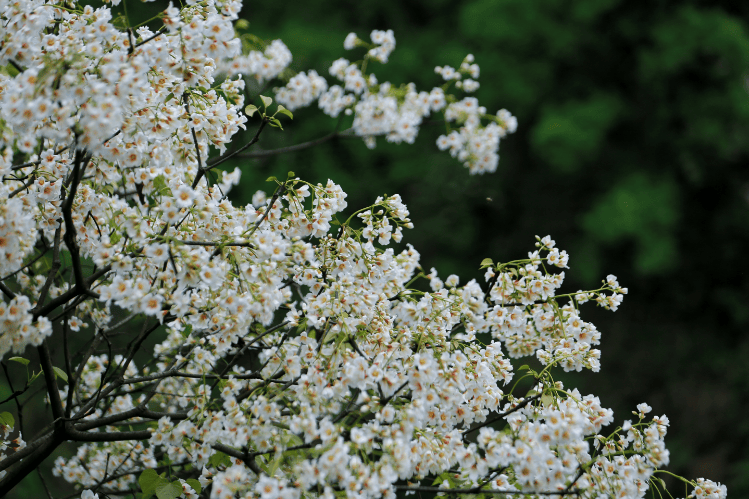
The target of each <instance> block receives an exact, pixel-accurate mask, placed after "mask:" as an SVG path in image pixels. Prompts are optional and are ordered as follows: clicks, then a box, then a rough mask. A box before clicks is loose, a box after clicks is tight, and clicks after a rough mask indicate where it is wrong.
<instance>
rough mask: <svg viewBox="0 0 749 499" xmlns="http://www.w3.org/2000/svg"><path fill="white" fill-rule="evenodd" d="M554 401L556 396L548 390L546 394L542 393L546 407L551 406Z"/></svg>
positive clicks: (542, 401)
mask: <svg viewBox="0 0 749 499" xmlns="http://www.w3.org/2000/svg"><path fill="white" fill-rule="evenodd" d="M552 402H554V397H553V396H552V395H551V393H549V392H548V391H546V392H544V394H543V395H541V403H542V404H543V405H544V407H549V406H550V405H551V403H552Z"/></svg>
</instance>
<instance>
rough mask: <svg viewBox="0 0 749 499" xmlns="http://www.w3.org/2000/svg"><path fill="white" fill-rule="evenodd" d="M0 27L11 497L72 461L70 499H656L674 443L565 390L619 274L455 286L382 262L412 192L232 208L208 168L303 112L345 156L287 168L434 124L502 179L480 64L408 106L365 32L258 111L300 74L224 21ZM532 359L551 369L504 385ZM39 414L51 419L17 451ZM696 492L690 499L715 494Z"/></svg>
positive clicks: (594, 354) (403, 255)
mask: <svg viewBox="0 0 749 499" xmlns="http://www.w3.org/2000/svg"><path fill="white" fill-rule="evenodd" d="M0 3H1V5H2V7H1V8H0V16H2V21H3V23H2V26H3V27H2V28H0V36H1V37H2V45H1V47H2V51H1V52H0V57H2V63H1V64H2V65H4V66H5V71H4V73H3V74H2V75H0V109H1V111H0V113H1V114H0V119H1V121H0V125H1V128H0V131H1V133H2V135H1V138H0V141H1V142H2V144H1V147H2V157H1V158H0V170H2V176H3V177H2V179H3V181H2V183H0V213H1V216H0V247H2V249H3V251H2V252H0V291H2V294H3V302H2V304H0V318H1V320H2V329H0V357H2V359H3V364H2V366H3V369H4V372H5V376H6V378H7V380H8V382H11V379H12V378H13V376H11V374H13V373H12V372H11V371H14V370H16V371H18V370H21V371H23V370H24V369H25V370H26V373H27V377H26V382H25V384H24V386H16V387H13V386H11V390H12V394H11V395H10V396H9V397H8V398H7V399H5V400H3V401H1V402H2V404H3V408H2V412H0V434H1V435H2V437H3V440H2V441H0V451H2V454H0V473H1V474H0V495H4V494H5V493H7V492H8V491H10V490H11V489H13V488H14V487H15V486H16V484H18V482H19V481H20V480H21V479H23V478H24V477H25V476H27V475H28V474H29V473H30V472H32V471H33V470H34V469H35V468H37V467H38V466H39V465H40V464H41V463H42V462H43V461H44V460H45V459H47V458H49V457H50V456H51V455H52V454H53V453H54V452H55V451H56V449H58V448H59V447H60V446H61V445H63V444H64V443H71V442H72V443H75V445H76V446H77V452H76V453H75V455H73V456H71V457H68V458H65V457H57V458H56V459H55V463H54V472H55V473H56V474H58V475H59V476H62V477H63V478H64V479H65V480H67V481H69V482H70V483H72V484H74V486H75V487H76V488H77V489H79V490H80V491H81V497H83V498H92V497H101V496H105V497H116V496H126V495H131V494H132V495H134V494H136V493H142V497H151V496H154V495H155V496H156V497H158V498H159V499H164V498H176V497H187V498H194V497H199V496H201V497H217V498H233V497H248V498H262V499H271V498H273V499H275V498H278V497H283V498H288V499H296V498H299V497H302V496H304V497H310V496H323V497H325V498H332V497H335V496H339V497H343V496H347V497H380V496H385V497H394V496H395V495H396V494H397V493H398V491H405V493H407V494H408V493H415V492H440V493H451V494H463V495H470V496H473V495H484V496H486V495H492V496H500V497H515V496H535V497H541V496H543V497H547V496H548V497H562V496H576V497H585V498H597V497H622V498H624V497H628V498H629V497H632V498H634V497H643V496H644V495H645V493H646V492H647V491H648V490H649V489H653V490H659V489H660V488H662V487H663V482H662V480H661V479H660V478H659V476H658V474H660V473H666V472H665V471H662V470H660V467H661V466H664V465H666V464H667V463H668V460H669V453H668V451H667V450H666V448H665V446H664V441H663V439H664V436H665V434H666V430H667V426H668V418H666V417H665V416H660V417H658V416H656V417H649V416H648V415H647V414H648V413H649V412H650V411H651V408H650V407H649V406H648V405H647V404H640V405H639V406H637V411H635V412H634V415H635V417H634V419H632V420H631V421H624V423H623V424H622V425H621V426H619V427H617V428H614V429H613V430H610V431H608V432H604V427H607V426H609V425H610V424H611V423H612V422H613V420H614V419H613V414H612V411H611V410H609V409H606V408H603V407H601V406H600V402H599V399H598V398H597V397H595V396H594V395H583V394H581V393H579V392H578V391H577V390H576V389H574V388H566V387H564V386H563V384H562V383H561V382H559V381H557V380H555V379H554V372H555V370H556V369H563V370H567V371H569V370H577V371H580V370H582V369H590V370H592V371H597V370H598V368H599V357H600V352H599V351H598V350H597V349H596V348H595V346H596V345H598V344H599V340H600V332H599V331H598V330H597V329H596V328H595V326H593V325H592V324H590V323H588V322H585V321H584V320H583V319H582V318H581V315H580V314H581V306H582V305H583V304H585V303H586V302H589V301H593V302H596V303H597V304H598V305H599V306H602V307H604V308H607V309H610V310H616V309H617V308H618V306H619V304H620V303H621V300H622V297H623V295H624V294H626V288H622V287H621V286H620V285H619V283H618V282H617V279H616V278H615V277H614V276H608V277H607V279H606V280H605V281H603V284H602V286H601V287H600V288H598V289H594V290H589V291H577V292H572V293H560V292H559V290H560V288H561V287H562V284H563V280H564V272H563V271H559V270H557V269H560V268H567V262H568V255H567V253H566V252H565V251H561V250H559V249H558V248H557V247H556V246H555V243H554V241H553V240H552V239H551V238H550V237H548V236H547V237H543V238H540V237H539V238H537V239H536V241H535V249H533V251H531V252H530V253H529V254H528V256H527V258H521V259H518V260H513V261H509V262H494V261H493V260H492V259H490V258H487V259H485V260H484V261H483V262H481V264H480V266H481V268H482V269H485V281H486V282H485V283H483V284H480V283H478V282H476V281H473V280H472V281H470V282H467V283H465V284H463V285H460V280H459V278H458V277H457V276H455V275H451V276H449V277H447V278H446V279H445V280H444V281H443V280H442V279H440V277H438V274H437V271H436V270H435V269H431V271H430V272H429V273H426V272H424V271H423V270H422V269H421V267H420V264H419V253H418V252H417V251H416V249H414V248H413V247H411V246H406V247H405V249H402V250H398V251H396V250H395V249H394V248H393V247H390V246H391V244H393V243H395V244H397V243H400V242H401V240H402V238H403V229H408V228H410V227H412V223H411V220H410V219H409V212H408V210H407V208H406V206H405V205H404V204H403V201H402V199H401V198H400V196H398V195H393V196H388V197H381V198H377V199H376V200H375V201H374V203H373V204H371V205H369V206H364V205H362V206H355V207H353V209H349V207H348V204H347V201H346V194H345V193H344V192H343V191H342V189H341V188H340V187H339V186H338V185H336V184H335V183H333V182H332V181H328V182H327V184H325V185H322V184H317V185H313V184H311V183H308V182H305V181H304V180H302V179H301V178H299V177H297V176H296V175H295V174H294V173H293V172H289V175H288V177H287V178H285V179H277V178H271V179H269V181H270V182H271V185H272V189H269V192H268V193H267V194H266V193H263V192H262V191H258V193H256V195H255V196H254V198H253V203H252V204H251V205H247V206H234V205H233V204H232V202H231V201H230V200H229V199H228V198H227V194H228V192H229V191H230V189H231V188H232V186H234V185H236V184H237V182H238V180H239V177H240V174H241V170H238V169H237V170H235V171H233V172H231V173H229V172H224V171H221V170H219V169H218V167H219V166H221V165H222V164H224V163H225V162H226V161H227V160H228V159H229V158H232V157H233V156H235V155H237V154H240V153H242V152H243V151H245V150H247V149H248V148H251V147H252V146H253V145H254V144H256V143H257V142H258V140H259V138H260V136H261V135H262V134H267V133H269V132H270V131H271V129H272V128H274V127H275V128H279V129H281V128H282V126H283V125H285V124H288V123H292V122H291V121H290V119H293V115H292V111H294V110H296V109H297V108H299V107H302V106H309V105H311V104H313V103H317V104H318V105H319V107H320V109H322V111H323V112H324V113H326V114H328V115H330V116H332V117H335V118H338V121H337V123H338V125H337V126H336V129H335V131H334V132H333V133H332V134H329V135H326V136H324V137H321V138H320V139H319V140H316V141H313V142H312V143H305V144H297V145H294V146H290V147H288V148H286V149H284V150H281V151H275V152H279V153H280V152H283V151H285V150H298V149H301V148H305V147H309V146H311V145H314V144H315V143H320V142H322V141H324V140H328V139H330V138H333V137H336V136H341V135H354V136H359V137H361V138H363V139H364V140H365V142H366V144H367V145H368V146H370V147H374V146H375V142H376V138H377V137H385V138H386V139H387V140H388V141H392V142H407V143H410V142H413V141H414V139H415V137H416V136H417V134H418V132H419V126H420V125H422V124H423V122H424V120H425V119H426V118H427V117H432V119H436V118H440V119H442V120H443V121H444V123H445V125H446V127H447V133H446V134H445V135H443V136H440V137H439V139H438V141H437V146H438V148H439V149H441V150H446V151H449V153H450V154H451V155H452V156H453V157H456V158H457V159H458V161H460V162H461V163H462V164H463V165H464V166H466V167H467V168H468V169H469V171H470V173H485V172H491V171H493V170H494V169H495V168H496V165H497V161H498V155H497V149H498V146H499V141H500V139H501V138H502V137H504V136H505V135H506V134H507V133H511V132H513V131H514V130H515V128H516V126H517V123H516V120H515V119H514V117H513V116H512V115H511V114H510V113H509V112H507V111H505V110H501V111H499V112H498V113H497V114H496V115H489V114H487V112H486V109H484V108H482V107H481V106H479V104H478V102H477V101H476V99H475V98H472V97H469V96H465V94H467V93H470V92H472V91H473V90H475V89H476V88H478V85H479V84H478V83H477V81H476V79H477V78H478V76H479V67H478V66H477V65H476V64H475V63H474V61H473V58H472V57H471V56H470V55H469V56H467V57H466V58H465V60H464V61H463V62H462V63H461V64H460V65H459V67H458V68H457V69H455V68H452V67H450V66H444V67H438V68H436V73H437V74H438V75H439V79H440V80H441V82H440V86H437V87H435V88H433V89H432V90H430V91H429V92H426V91H419V90H417V89H416V88H415V86H414V85H411V84H409V85H401V86H396V85H393V84H391V83H389V82H382V83H380V82H378V80H377V78H376V77H375V75H374V73H373V72H372V71H371V67H370V66H371V65H372V64H374V63H375V62H379V63H385V62H387V59H388V56H389V55H390V53H391V52H392V50H393V49H394V48H395V38H394V36H393V33H392V32H390V31H387V32H386V31H373V32H372V33H371V43H370V42H366V41H364V40H361V39H359V38H358V37H357V36H356V35H355V34H351V35H349V36H348V37H347V38H346V40H345V42H344V48H345V49H349V50H352V51H354V52H353V53H354V54H356V56H357V57H360V59H359V60H358V61H357V62H353V63H352V62H350V61H348V60H346V59H339V60H337V61H335V62H334V63H333V65H332V67H331V68H330V75H331V77H332V78H333V79H334V81H336V82H337V83H336V84H334V85H332V86H329V85H328V82H327V81H326V80H325V78H323V77H321V76H320V75H319V74H318V73H316V72H315V71H309V72H307V73H299V74H297V75H294V76H293V77H287V78H285V80H284V79H281V81H282V83H285V84H283V86H281V87H278V88H274V89H273V90H272V93H273V96H266V94H268V93H269V91H263V90H260V89H261V88H264V87H266V86H267V85H268V83H270V82H273V81H274V80H276V81H277V80H278V79H279V76H280V75H282V73H284V72H285V71H287V67H288V64H289V62H290V61H291V54H290V53H289V51H288V49H287V48H286V46H285V45H284V44H283V43H282V42H281V41H279V40H276V41H273V42H272V43H270V44H264V43H261V42H260V41H258V40H257V39H256V38H254V37H252V36H250V35H249V34H247V33H245V32H244V30H245V29H246V25H243V24H242V22H241V21H237V22H236V24H235V25H233V24H232V23H233V22H234V21H235V20H236V19H237V13H238V12H239V10H240V8H241V4H240V3H239V2H237V1H234V0H220V1H213V0H205V1H200V2H197V1H191V2H188V5H186V6H185V7H183V8H182V9H181V10H180V9H177V8H175V7H173V6H171V5H170V7H169V8H168V9H167V10H166V11H164V13H163V15H162V16H161V20H162V21H163V25H162V26H161V27H160V29H159V30H157V31H151V30H150V29H148V28H146V27H141V28H138V29H137V30H133V29H131V28H128V27H126V28H124V29H119V28H117V27H116V24H117V23H115V22H114V21H113V20H112V15H111V12H110V10H109V9H108V8H106V7H104V8H100V9H94V8H92V7H90V6H80V5H78V4H75V3H73V2H59V1H51V2H46V1H44V0H17V1H15V2H7V1H2V2H0ZM284 74H285V73H284ZM287 76H288V75H287ZM253 103H254V104H253ZM346 123H348V124H350V127H348V128H347V129H345V130H339V127H340V126H341V125H342V124H346ZM246 127H252V129H254V130H255V132H254V136H253V138H252V139H251V140H250V141H248V142H247V143H245V144H240V145H239V146H236V147H234V148H233V149H231V150H227V146H228V145H229V144H230V143H231V140H232V137H233V136H234V135H235V134H237V132H238V131H239V130H240V129H244V128H246ZM274 133H275V132H274ZM264 153H266V154H270V153H274V151H264ZM154 339H155V341H157V343H156V345H155V347H153V349H152V351H150V349H148V350H149V351H148V352H147V351H146V350H147V349H146V345H152V344H153V342H154ZM74 343H75V344H82V345H84V347H83V348H81V349H80V350H79V351H73V350H72V349H71V345H72V344H74ZM32 347H33V348H32ZM34 351H35V353H33V352H34ZM527 356H535V357H536V358H537V359H538V361H539V362H540V367H539V368H537V369H533V368H531V367H529V366H528V365H522V366H519V367H513V364H512V363H511V362H510V358H512V359H517V358H522V357H527ZM534 365H538V364H534ZM17 374H18V373H17V372H16V374H15V375H16V376H17ZM38 387H43V389H42V390H37V388H38ZM36 396H40V397H46V403H47V404H48V406H49V408H50V410H51V415H52V416H51V418H50V419H49V420H48V421H47V422H46V423H47V424H46V426H44V427H43V428H38V429H36V430H38V431H36V432H31V433H30V432H29V431H24V425H23V423H24V412H23V410H24V406H25V405H26V404H27V403H28V402H29V401H30V400H32V399H33V398H34V397H36ZM27 430H28V429H27ZM682 481H683V482H684V483H685V484H686V485H687V491H686V494H689V497H715V498H718V497H725V496H726V489H725V486H722V485H720V484H716V483H714V482H711V481H709V480H705V479H698V480H697V481H689V480H686V479H682Z"/></svg>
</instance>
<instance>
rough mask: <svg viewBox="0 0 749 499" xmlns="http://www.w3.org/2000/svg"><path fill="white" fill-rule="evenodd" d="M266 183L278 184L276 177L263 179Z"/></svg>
mask: <svg viewBox="0 0 749 499" xmlns="http://www.w3.org/2000/svg"><path fill="white" fill-rule="evenodd" d="M265 181H266V182H278V179H277V178H276V177H268V178H266V179H265Z"/></svg>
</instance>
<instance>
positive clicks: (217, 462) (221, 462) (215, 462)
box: [208, 452, 231, 468]
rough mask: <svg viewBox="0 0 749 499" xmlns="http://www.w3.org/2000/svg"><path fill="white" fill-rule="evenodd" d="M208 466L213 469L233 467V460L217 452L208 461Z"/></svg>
mask: <svg viewBox="0 0 749 499" xmlns="http://www.w3.org/2000/svg"><path fill="white" fill-rule="evenodd" d="M208 464H209V465H210V466H212V467H213V468H218V467H219V466H226V467H229V466H231V459H230V458H229V456H227V455H226V454H224V453H223V452H217V453H215V454H214V455H212V456H211V457H210V458H209V459H208Z"/></svg>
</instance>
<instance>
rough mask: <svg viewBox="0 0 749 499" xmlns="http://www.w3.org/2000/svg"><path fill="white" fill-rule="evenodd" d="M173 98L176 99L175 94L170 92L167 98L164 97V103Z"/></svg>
mask: <svg viewBox="0 0 749 499" xmlns="http://www.w3.org/2000/svg"><path fill="white" fill-rule="evenodd" d="M172 99H174V94H172V93H170V94H169V95H167V96H166V99H164V103H165V104H166V103H167V102H169V101H170V100H172Z"/></svg>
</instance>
